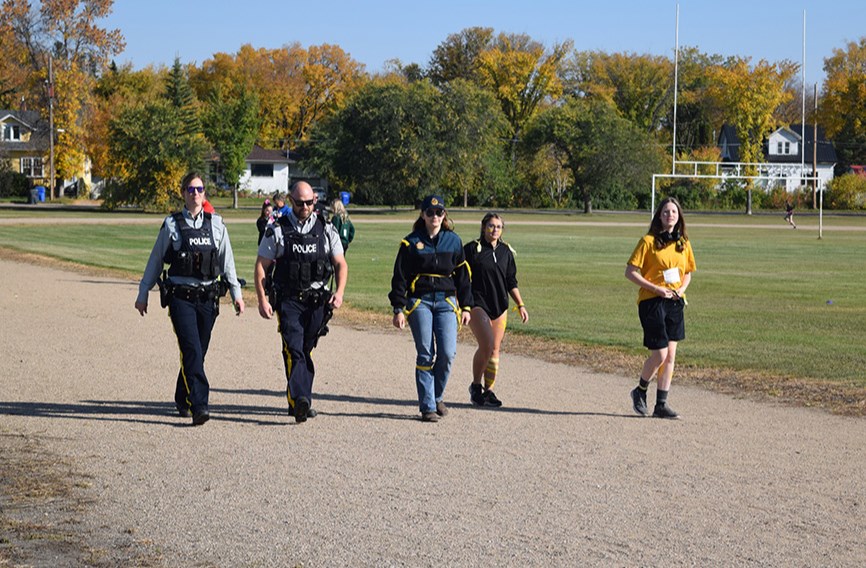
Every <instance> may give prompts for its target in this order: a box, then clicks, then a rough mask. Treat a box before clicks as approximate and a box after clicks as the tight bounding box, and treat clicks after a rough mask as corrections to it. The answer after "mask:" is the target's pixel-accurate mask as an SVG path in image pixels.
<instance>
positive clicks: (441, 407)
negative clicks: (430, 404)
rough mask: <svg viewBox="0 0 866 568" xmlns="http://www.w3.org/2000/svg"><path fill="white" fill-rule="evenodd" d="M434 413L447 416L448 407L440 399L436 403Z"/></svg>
mask: <svg viewBox="0 0 866 568" xmlns="http://www.w3.org/2000/svg"><path fill="white" fill-rule="evenodd" d="M436 414H438V415H439V416H448V407H447V406H445V402H444V401H442V400H440V401H439V402H437V403H436Z"/></svg>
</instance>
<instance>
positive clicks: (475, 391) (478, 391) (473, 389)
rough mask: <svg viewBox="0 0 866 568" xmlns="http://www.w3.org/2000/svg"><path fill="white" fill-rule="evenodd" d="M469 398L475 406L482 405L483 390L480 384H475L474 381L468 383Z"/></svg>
mask: <svg viewBox="0 0 866 568" xmlns="http://www.w3.org/2000/svg"><path fill="white" fill-rule="evenodd" d="M469 400H470V401H471V402H472V404H474V405H475V406H484V402H485V400H484V391H483V389H482V388H481V385H476V384H475V383H472V384H471V385H469Z"/></svg>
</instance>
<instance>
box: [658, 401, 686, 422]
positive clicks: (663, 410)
mask: <svg viewBox="0 0 866 568" xmlns="http://www.w3.org/2000/svg"><path fill="white" fill-rule="evenodd" d="M679 417H680V415H679V414H677V413H676V412H674V409H673V408H671V407H670V406H668V403H664V404H657V405H656V406H655V408H654V409H653V418H670V419H673V420H677V419H679Z"/></svg>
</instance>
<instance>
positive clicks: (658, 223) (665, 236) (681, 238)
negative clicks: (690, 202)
mask: <svg viewBox="0 0 866 568" xmlns="http://www.w3.org/2000/svg"><path fill="white" fill-rule="evenodd" d="M668 203H673V204H674V206H676V208H677V213H678V214H679V215H677V223H676V225H674V230H673V231H671V232H670V233H668V232H667V231H665V229H664V227H663V226H662V209H664V207H665V205H667V204H668ZM647 234H649V235H652V236H653V237H655V247H656V248H657V249H662V248H664V247H666V246H667V245H668V243H671V242H674V241H676V243H677V250H678V251H680V252H682V250H683V249H684V248H685V242H686V241H688V240H689V233H688V231H687V230H686V220H685V219H684V218H683V208H682V206H681V205H680V202H679V201H677V198H676V197H665V198H664V199H662V200H661V203H659V206H658V208H657V209H656V212H655V215H653V220H652V222H650V226H649V231H648V232H647Z"/></svg>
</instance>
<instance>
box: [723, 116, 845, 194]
mask: <svg viewBox="0 0 866 568" xmlns="http://www.w3.org/2000/svg"><path fill="white" fill-rule="evenodd" d="M814 138H815V128H814V126H809V125H807V126H806V129H805V132H803V131H801V127H800V125H799V124H792V125H791V126H790V127H784V126H783V127H782V128H778V129H776V130H775V131H773V132H772V133H770V135H769V136H768V137H767V140H766V141H765V142H764V161H763V162H761V163H759V164H754V165H755V166H757V169H758V172H759V173H758V175H761V176H767V177H768V178H775V179H769V180H767V183H766V187H772V186H773V184H779V183H784V184H785V188H786V189H787V190H788V191H794V190H796V189H797V188H799V187H800V186H801V185H811V180H808V179H806V180H804V179H803V178H811V177H813V174H812V166H813V160H814V159H815V158H816V157H817V160H816V161H817V168H816V170H815V171H816V172H817V177H818V189H820V190H823V189H825V188H826V186H827V182H829V181H830V180H832V179H833V168H834V167H835V166H836V149H835V148H833V143H832V142H830V141H829V140H827V139H826V138H825V136H824V130H823V128H821V127H820V126H819V127H818V144H817V155H816V154H815V148H816V146H815V144H814ZM718 145H719V149H720V150H721V154H722V162H723V166H722V168H723V171H726V172H728V173H740V172H741V171H742V170H743V169H744V168H745V166H746V164H744V163H742V162H740V140H739V138H738V137H737V132H736V130H735V129H734V127H733V126H730V125H728V124H726V125H724V126H723V127H722V131H721V133H720V134H719V141H718ZM804 151H805V156H804V155H803V152H804Z"/></svg>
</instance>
